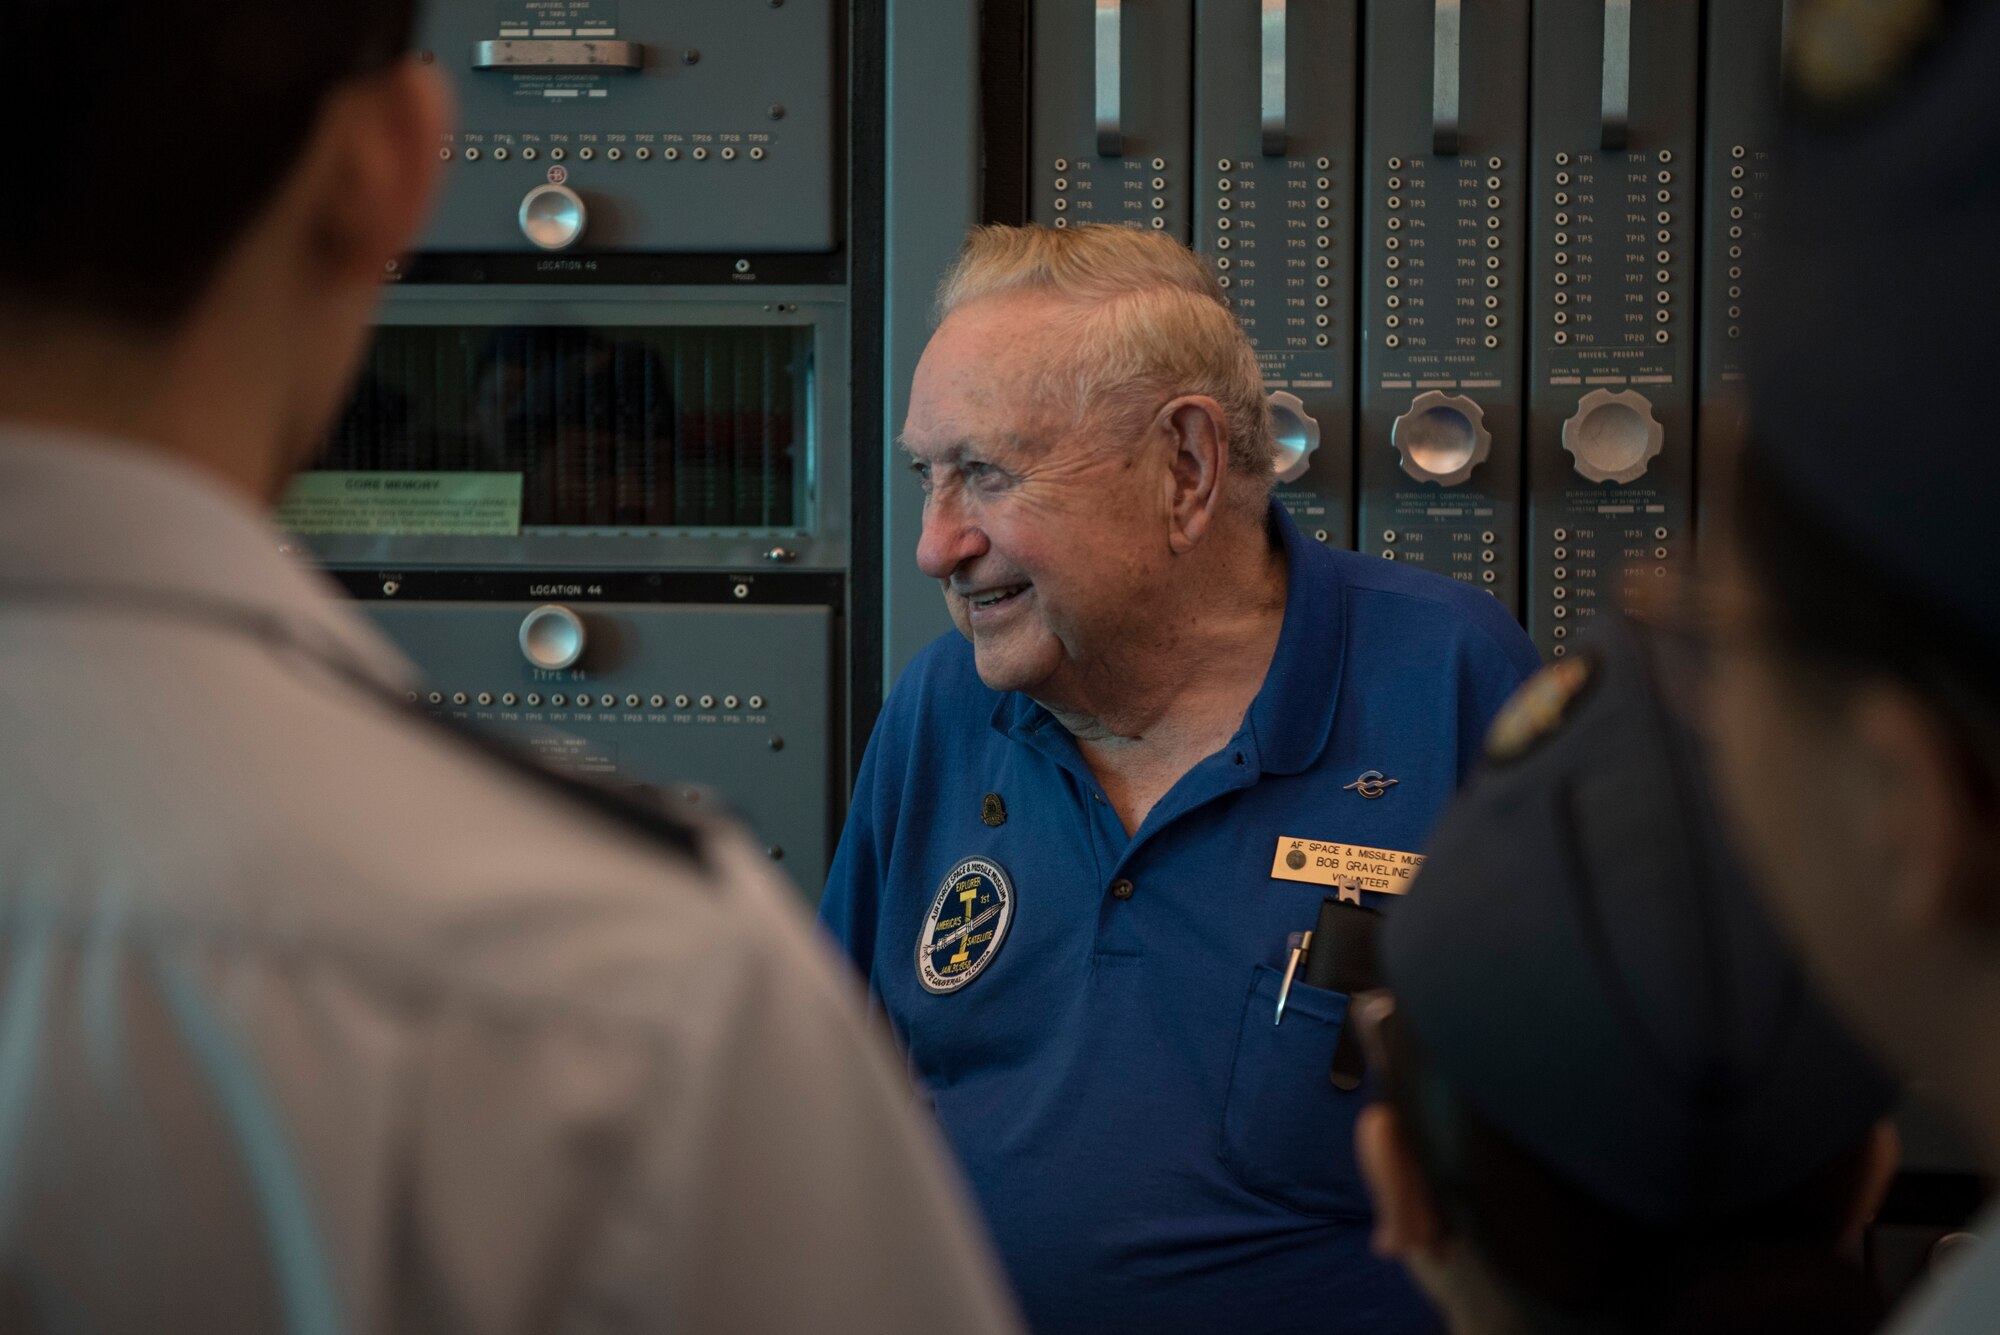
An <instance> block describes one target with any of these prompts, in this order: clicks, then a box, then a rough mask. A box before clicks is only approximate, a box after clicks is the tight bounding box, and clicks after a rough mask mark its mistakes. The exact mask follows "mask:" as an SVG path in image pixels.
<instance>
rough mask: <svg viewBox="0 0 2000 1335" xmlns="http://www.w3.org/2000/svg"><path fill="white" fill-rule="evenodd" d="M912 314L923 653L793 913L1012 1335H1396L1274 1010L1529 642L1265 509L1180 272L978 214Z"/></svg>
mask: <svg viewBox="0 0 2000 1335" xmlns="http://www.w3.org/2000/svg"><path fill="white" fill-rule="evenodd" d="M941 308H942V311H943V319H942V323H941V324H940V326H939V328H938V331H937V334H936V336H935V337H934V338H933V339H932V341H931V344H930V346H929V348H928V349H927V350H926V351H925V353H924V357H923V361H922V363H921V365H920V366H919V367H918V370H917V376H916V382H915V385H914V387H913V393H912V398H911V405H910V415H909V420H908V422H907V424H906V427H905V430H904V444H905V447H906V448H907V449H908V451H909V453H910V456H911V459H912V461H913V465H914V467H915V468H916V470H917V471H918V473H920V474H921V475H922V477H923V479H924V490H925V495H926V500H925V509H924V528H923V536H922V539H921V541H920V543H919V545H918V549H917V561H918V564H919V565H920V566H921V567H922V568H923V570H924V571H925V572H926V573H927V574H930V575H932V576H934V577H936V578H937V580H938V581H939V582H940V583H941V584H942V585H943V587H944V595H945V600H946V602H947V603H948V605H949V606H950V608H951V615H952V618H953V620H954V621H955V622H956V624H957V627H958V631H959V633H958V634H956V635H950V634H948V635H946V636H945V637H943V638H942V639H941V640H939V641H938V642H937V643H935V644H933V645H931V646H930V647H929V648H927V649H926V650H925V651H924V652H923V653H922V654H921V655H920V656H919V657H918V659H917V660H916V661H915V662H914V663H913V664H912V665H911V667H910V669H909V670H908V672H907V673H905V675H904V676H903V678H902V680H901V681H900V682H899V683H898V685H897V688H896V690H895V692H894V694H893V695H892V696H891V698H890V701H889V703H888V706H887V707H886V709H885V710H884V712H883V716H882V719H881V722H880V723H879V724H878V725H877V728H876V731H875V735H874V737H873V739H872V740H871V742H870V744H869V749H868V756H867V760H866V762H865V764H864V765H863V768H862V773H861V781H860V786H859V790H858V791H857V793H856V795H855V800H854V806H853V810H852V813H851V815H850V817H849V820H848V824H847V829H846V831H845V834H844V836H843V838H842V841H841V846H840V851H839V853H838V855H837V857H836V858H835V863H834V868H833V871H832V874H831V877H830V880H829V883H828V888H827V893H826V898H825V901H824V908H823V910H822V912H823V914H824V917H825V920H826V922H827V924H828V925H829V927H830V928H831V929H832V931H833V932H834V934H835V935H836V936H837V937H838V938H839V939H840V940H841V942H842V943H843V944H844V945H845V946H846V947H847V949H848V950H849V951H850V952H851V953H852V955H853V956H854V958H855V960H856V962H857V963H858V964H859V965H860V967H861V969H862V970H863V971H864V972H865V973H866V974H867V976H868V978H869V981H870V984H871V986H872V988H873V990H874V992H875V993H876V995H877V996H879V997H880V998H881V1000H882V1003H883V1005H884V1006H885V1007H886V1009H887V1010H888V1012H889V1014H890V1016H891V1017H892V1018H893V1020H894V1021H895V1023H896V1025H897V1026H898V1028H899V1029H900V1031H901V1033H902V1035H903V1037H904V1039H905V1040H906V1041H907V1043H908V1044H909V1047H910V1051H911V1055H912V1058H913V1060H914V1063H915V1065H916V1068H917V1070H918V1072H919V1073H920V1075H921V1078H922V1079H923V1081H924V1083H925V1084H926V1085H927V1086H928V1087H929V1089H930V1092H931V1094H932V1097H933V1099H934V1101H935V1104H936V1108H937V1112H938V1116H939V1118H940V1120H941V1121H942V1123H943V1125H944V1128H945V1131H946V1133H947V1134H948V1135H949V1137H950V1138H951V1140H952V1141H953V1143H954V1144H955V1145H956V1147H957V1149H958V1152H959V1155H960V1158H961V1160H962V1162H963V1163H964V1166H965V1169H966V1172H967V1173H968V1175H969V1176H970V1178H971V1180H972V1183H973V1185H974V1188H975V1190H976V1192H977V1194H978V1196H979V1197H980V1199H981V1200H982V1202H983V1203H984V1206H985V1210H986V1214H987V1219H988V1221H989V1223H990V1224H991V1227H992V1229H993V1232H994V1235H995V1237H996V1238H997V1240H998V1242H999V1244H1000V1248H1001V1251H1002V1254H1003V1256H1004V1258H1005V1260H1006V1261H1007V1263H1008V1265H1009V1267H1010V1270H1011V1273H1012V1276H1013V1279H1014V1281H1015V1284H1016V1285H1017V1287H1018V1289H1019V1291H1020V1293H1021V1295H1022V1298H1023V1301H1024V1304H1025V1306H1026V1309H1027V1312H1028V1315H1029V1318H1030V1321H1031V1323H1032V1324H1033V1325H1034V1326H1035V1328H1036V1329H1038V1330H1040V1331H1043V1332H1052V1331H1066V1330H1075V1331H1086V1330H1088V1331H1098V1330H1107V1329H1118V1330H1145V1331H1150V1332H1167V1331H1181V1330H1185V1331H1213V1330H1216V1329H1218V1328H1220V1327H1222V1326H1224V1325H1234V1326H1240V1327H1241V1328H1243V1329H1246V1330H1256V1331H1260V1332H1277V1331H1294V1330H1299V1331H1302V1330H1312V1331H1316V1332H1322V1333H1326V1332H1341V1331H1354V1332H1362V1331H1367V1332H1371V1333H1372V1335H1393V1333H1394V1332H1402V1331H1418V1330H1429V1329H1433V1328H1434V1325H1435V1317H1434V1316H1432V1314H1430V1313H1429V1312H1428V1310H1427V1309H1426V1308H1425V1307H1424V1305H1423V1304H1422V1302H1421V1300H1420V1299H1419V1298H1418V1297H1417V1295H1416V1293H1415V1292H1414V1290H1413V1289H1412V1288H1411V1287H1410V1286H1409V1284H1408V1282H1407V1280H1406V1279H1405V1277H1404V1276H1403V1274H1402V1273H1401V1272H1400V1271H1399V1270H1397V1269H1396V1268H1395V1267H1393V1266H1391V1265H1388V1264H1386V1263H1384V1262H1381V1261H1379V1260H1376V1259H1373V1258H1372V1257H1371V1256H1370V1255H1369V1251H1368V1206H1367V1203H1366V1198H1365V1195H1364V1193H1363V1191H1362V1188H1361V1185H1360V1183H1359V1182H1358V1180H1357V1178H1356V1174H1355V1168H1354V1162H1353V1156H1352V1150H1351V1144H1352V1136H1351V1127H1352V1122H1353V1117H1354V1113H1355V1111H1356V1107H1357V1103H1358V1100H1359V1095H1358V1094H1356V1093H1353V1092H1343V1091H1342V1090H1339V1089H1336V1088H1335V1087H1334V1086H1333V1085H1332V1084H1331V1083H1330V1082H1329V1079H1328V1073H1329V1067H1330V1060H1331V1057H1332V1054H1333V1052H1334V1049H1335V1046H1336V1043H1337V1041H1338V1039H1339V1036H1340V1030H1341V1025H1342V1020H1343V1018H1344V1015H1345V1012H1346V1004H1347V1003H1346V997H1345V996H1344V995H1341V994H1340V993H1338V992H1335V991H1331V990H1322V989H1320V988H1314V987H1307V986H1305V985H1303V984H1300V983H1297V982H1294V984H1293V985H1292V986H1291V988H1290V991H1289V996H1288V999H1287V1007H1286V1009H1285V1011H1284V1014H1283V1020H1282V1023H1274V1020H1275V1019H1276V1018H1277V1011H1278V1000H1279V993H1280V989H1281V987H1283V986H1284V983H1285V981H1286V980H1285V977H1284V968H1285V965H1286V963H1287V961H1288V958H1289V955H1290V944H1291V940H1292V938H1293V936H1294V934H1295V933H1299V932H1302V931H1304V930H1307V929H1310V928H1311V927H1312V926H1313V924H1314V922H1315V917H1316V914H1317V913H1318V911H1319V910H1320V907H1321V902H1322V899H1323V897H1325V896H1326V895H1327V894H1328V893H1329V892H1330V891H1331V890H1333V889H1334V888H1336V887H1339V886H1341V885H1345V886H1347V887H1348V889H1349V891H1350V894H1352V893H1353V892H1354V891H1359V892H1360V894H1359V897H1360V898H1363V899H1366V900H1368V901H1369V902H1370V903H1371V904H1373V905H1375V906H1378V907H1379V906H1383V905H1386V904H1387V903H1388V902H1389V901H1390V900H1391V899H1392V898H1393V894H1394V892H1395V891H1397V890H1399V889H1401V888H1402V887H1403V886H1404V885H1405V884H1406V878H1407V876H1408V873H1409V871H1410V870H1411V868H1412V867H1413V865H1414V864H1415V862H1416V861H1418V860H1419V859H1418V858H1417V857H1416V851H1417V850H1419V849H1421V848H1422V847H1423V844H1424V839H1425V836H1426V835H1427V834H1428V832H1429V830H1430V827H1431V823H1432V821H1433V819H1434V818H1435V817H1436V816H1437V814H1438V812H1439V810H1440V808H1441V807H1442V805H1443V803H1444V802H1445V800H1446V798H1447V797H1448V796H1449V795H1450V794H1451V792H1452V791H1453V789H1454V788H1455V787H1456V785H1457V783H1458V781H1459V778H1460V776H1461V774H1462V773H1463V772H1464V771H1465V769H1466V767H1467V766H1468V765H1469V764H1470V763H1471V761H1472V760H1473V758H1474V756H1475V755H1476V754H1477V752H1478V749H1479V745H1480V738H1481V736H1482V734H1483V732H1484V730H1485V728H1486V725H1487V722H1488V720H1489V718H1490V717H1491V716H1492V715H1493V713H1494V712H1495V711H1496V710H1497V709H1498V707H1499V706H1500V704H1501V703H1502V702H1503V701H1504V700H1505V699H1506V697H1507V696H1508V694H1509V693H1510V692H1511V691H1512V690H1513V688H1514V687H1515V686H1516V685H1517V684H1518V683H1519V682H1520V681H1521V679H1522V678H1523V677H1524V676H1525V675H1526V674H1527V673H1528V672H1529V671H1530V670H1532V668H1533V667H1534V655H1533V652H1532V650H1531V649H1530V647H1529V645H1528V642H1527V640H1526V638H1525V637H1524V636H1523V635H1522V633H1521V631H1520V629H1519V628H1518V627H1517V626H1516V625H1515V624H1514V623H1513V622H1512V621H1510V620H1509V619H1508V617H1507V616H1506V614H1505V612H1504V611H1503V610H1502V609H1501V608H1500V606H1499V604H1498V603H1497V602H1495V601H1494V600H1493V599H1491V598H1490V597H1488V596H1487V595H1486V594H1484V593H1483V592H1479V591H1476V590H1474V589H1472V588H1471V587H1470V586H1467V585H1460V584H1454V583H1452V582H1450V581H1448V580H1444V579H1440V578H1438V577H1436V576H1432V575H1426V574H1423V573H1420V572H1417V571H1413V570H1409V569H1407V568H1403V567H1398V566H1395V565H1391V564H1388V563H1386V562H1381V561H1376V560H1373V559H1369V558H1364V557H1361V556H1357V555H1354V554H1351V553H1346V552H1330V551H1327V550H1324V549H1323V548H1321V547H1319V546H1317V545H1315V544H1313V543H1312V542H1310V541H1308V540H1306V539H1305V538H1303V537H1302V536H1301V535H1300V533H1299V531H1298V529H1297V528H1296V527H1294V526H1293V524H1292V522H1291V520H1290V519H1289V518H1288V517H1287V516H1286V514H1285V512H1284V510H1283V509H1281V508H1279V507H1278V506H1276V505H1275V504H1273V502H1272V501H1271V498H1270V490H1271V482H1272V477H1271V473H1272V468H1271V458H1272V441H1271V436H1270V426H1269V422H1268V418H1267V415H1266V412H1265V409H1264V392H1263V385H1262V383H1261V380H1260V378H1259V375H1258V371H1257V363H1256V358H1255V355H1254V353H1253V351H1252V349H1251V348H1250V346H1249V343H1248V341H1247V339H1246V338H1245V336H1244V334H1243V331H1242V329H1241V327H1240V326H1239V325H1238V324H1237V322H1236V320H1235V318H1234V317H1233V316H1231V315H1230V313H1229V311H1228V308H1227V306H1226V304H1225V302H1224V299H1223V296H1222V293H1221V291H1220V290H1219V289H1218V287H1217V286H1216V284H1215V282H1214V280H1213V278H1211V277H1210V275H1209V274H1208V272H1207V270H1206V269H1205V268H1204V267H1203V266H1202V264H1201V262H1200V261H1199V260H1197V259H1196V258H1195V257H1194V256H1193V255H1191V254H1189V253H1188V252H1187V251H1186V250H1184V249H1182V248H1181V247H1179V246H1177V245H1175V244H1173V243H1172V242H1170V241H1168V240H1166V239H1164V238H1161V237H1158V236H1154V235H1148V234H1145V233H1141V232H1137V231H1132V230H1127V229H1123V228H1109V227H1082V228H1074V229H1070V230H1067V231H1053V230H1043V229H1039V228H1029V229H1011V228H990V229H986V230H983V231H980V232H978V233H975V234H974V236H973V237H972V239H971V241H970V243H969V245H968V247H967V249H966V252H965V254H964V256H963V257H962V258H961V260H960V262H959V264H958V265H957V266H956V268H955V269H954V270H953V272H952V273H951V275H950V276H949V277H948V278H947V280H946V282H945V285H944V290H943V294H942V300H941Z"/></svg>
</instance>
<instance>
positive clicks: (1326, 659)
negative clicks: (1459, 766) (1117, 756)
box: [992, 498, 1346, 774]
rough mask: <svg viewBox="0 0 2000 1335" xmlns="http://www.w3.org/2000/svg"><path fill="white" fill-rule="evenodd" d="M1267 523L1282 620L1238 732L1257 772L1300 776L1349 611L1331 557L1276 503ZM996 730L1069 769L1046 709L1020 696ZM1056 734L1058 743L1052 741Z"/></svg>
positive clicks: (1312, 756)
mask: <svg viewBox="0 0 2000 1335" xmlns="http://www.w3.org/2000/svg"><path fill="white" fill-rule="evenodd" d="M1270 506H1271V508H1270V513H1269V516H1268V518H1267V520H1266V523H1267V524H1268V526H1269V530H1270V533H1271V535H1272V536H1273V537H1274V538H1276V539H1277V540H1278V542H1279V544H1280V545H1281V546H1282V547H1283V548H1284V552H1285V571H1286V576H1285V578H1286V585H1285V620H1284V624H1283V625H1282V626H1281V627H1280V628H1279V631H1278V648H1277V652H1276V653H1274V654H1273V655H1272V656H1271V667H1270V670H1269V671H1268V672H1267V673H1265V675H1264V685H1263V687H1262V689H1260V690H1259V691H1258V692H1257V698H1256V699H1254V700H1253V701H1251V703H1250V711H1249V713H1248V715H1247V716H1246V717H1245V718H1244V721H1243V729H1242V731H1241V732H1240V733H1239V734H1238V737H1239V738H1240V739H1244V740H1247V742H1248V744H1249V746H1250V747H1251V748H1252V750H1253V751H1254V752H1255V756H1254V759H1255V762H1256V770H1257V771H1258V772H1262V773H1269V774H1300V773H1303V772H1304V771H1306V770H1308V769H1310V768H1311V767H1312V766H1313V764H1314V762H1316V761H1317V760H1318V759H1319V757H1320V753H1321V752H1323V751H1325V750H1326V743H1327V739H1328V738H1329V737H1330V736H1332V734H1333V709H1334V701H1335V700H1336V699H1337V698H1338V697H1339V695H1340V677H1341V668H1342V666H1343V663H1344V661H1345V659H1346V650H1345V634H1346V608H1345V601H1344V599H1343V597H1342V589H1341V580H1340V572H1339V570H1338V569H1337V568H1336V567H1335V563H1334V558H1333V555H1332V553H1330V552H1328V551H1327V550H1326V549H1325V548H1323V547H1321V546H1320V545H1319V544H1318V543H1316V542H1312V541H1311V540H1309V539H1308V538H1307V537H1306V536H1305V534H1303V533H1301V532H1300V531H1299V527H1298V525H1297V524H1295V523H1293V522H1292V517H1291V514H1290V512H1288V511H1287V510H1286V509H1285V507H1284V506H1283V505H1281V504H1279V503H1278V501H1277V500H1276V499H1275V498H1274V499H1273V500H1272V501H1271V503H1270ZM992 722H993V727H994V728H995V729H997V730H998V731H999V732H1001V733H1004V734H1005V735H1007V736H1008V737H1011V738H1013V739H1014V740H1016V741H1019V742H1025V743H1027V744H1029V745H1031V746H1033V747H1035V748H1036V749H1037V750H1041V751H1044V752H1046V753H1048V754H1049V755H1051V756H1053V757H1055V758H1056V759H1058V760H1059V761H1061V762H1063V763H1065V764H1067V763H1068V762H1069V760H1070V758H1071V757H1072V756H1073V755H1074V752H1075V748H1074V746H1073V745H1067V746H1066V745H1064V743H1066V742H1068V741H1069V734H1068V733H1067V732H1064V731H1063V730H1062V725H1061V724H1059V723H1057V722H1056V718H1055V716H1054V715H1053V714H1051V713H1049V711H1048V710H1046V709H1044V708H1042V707H1041V706H1040V705H1038V704H1036V703H1035V702H1034V701H1033V700H1031V699H1029V698H1028V697H1027V696H1026V695H1023V694H1022V693H1020V692H1019V691H1009V692H1007V693H1006V694H1004V695H1002V696H1001V697H1000V699H999V700H998V701H997V702H996V703H995V704H994V707H993V720H992ZM1051 728H1054V729H1055V730H1056V732H1057V733H1059V734H1061V735H1060V737H1051V736H1050V735H1049V729H1051Z"/></svg>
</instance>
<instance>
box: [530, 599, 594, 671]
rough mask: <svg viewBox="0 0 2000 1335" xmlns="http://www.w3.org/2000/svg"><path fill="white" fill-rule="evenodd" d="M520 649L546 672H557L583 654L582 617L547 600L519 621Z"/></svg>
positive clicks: (531, 661)
mask: <svg viewBox="0 0 2000 1335" xmlns="http://www.w3.org/2000/svg"><path fill="white" fill-rule="evenodd" d="M521 652H522V653H523V654H525V655H526V656H527V659H528V661H529V662H530V663H533V664H534V665H535V666H536V667H538V668H541V669H542V670H544V671H546V672H560V671H562V670H563V669H564V668H566V667H569V666H570V665H572V664H573V663H575V662H576V660H577V659H579V658H581V657H583V618H582V617H580V616H578V615H577V614H576V613H574V612H572V611H570V610H569V609H568V608H567V607H561V606H558V605H557V604H555V603H549V604H546V605H545V606H542V607H537V608H536V609H535V610H534V611H532V612H530V613H528V615H527V616H526V617H524V618H523V619H522V621H521Z"/></svg>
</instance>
